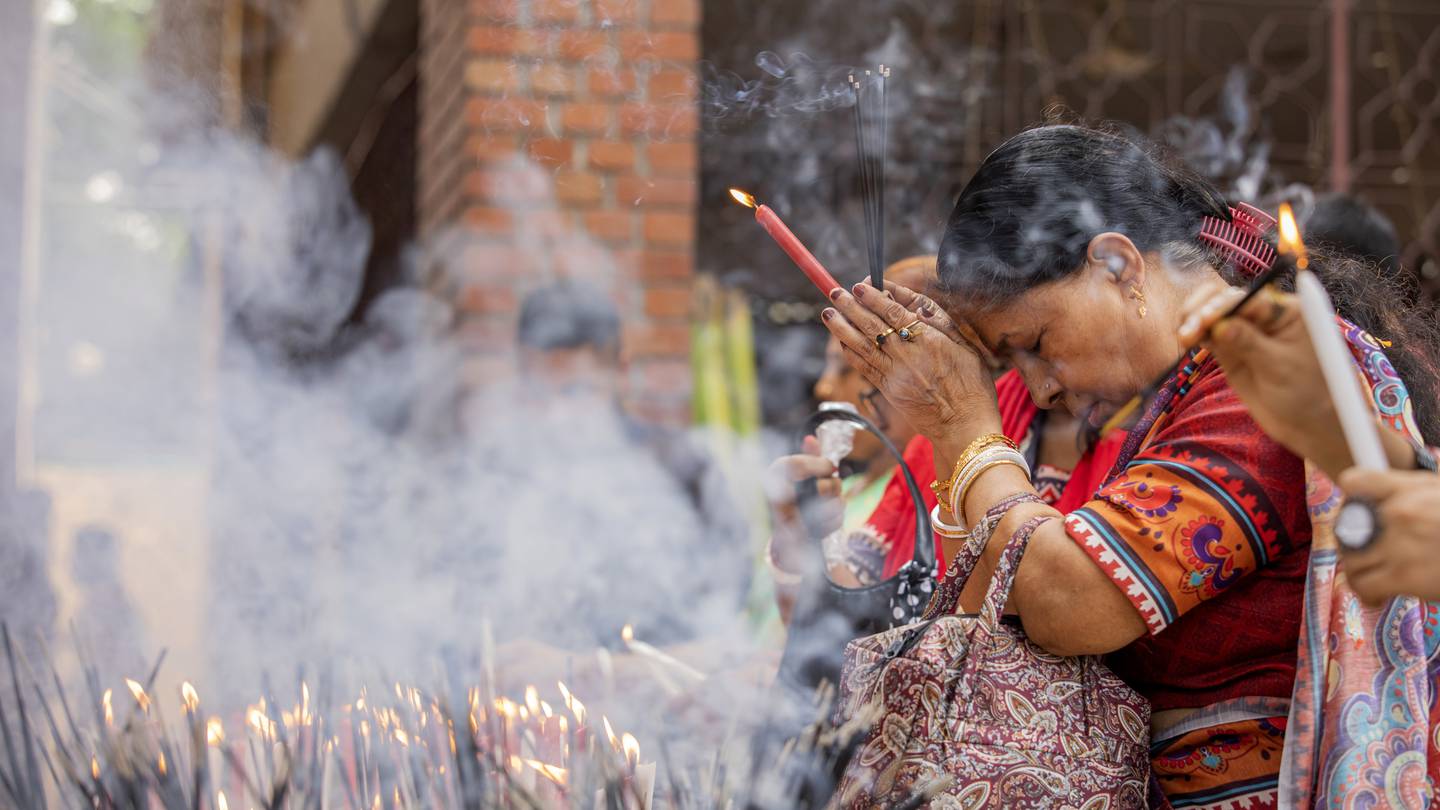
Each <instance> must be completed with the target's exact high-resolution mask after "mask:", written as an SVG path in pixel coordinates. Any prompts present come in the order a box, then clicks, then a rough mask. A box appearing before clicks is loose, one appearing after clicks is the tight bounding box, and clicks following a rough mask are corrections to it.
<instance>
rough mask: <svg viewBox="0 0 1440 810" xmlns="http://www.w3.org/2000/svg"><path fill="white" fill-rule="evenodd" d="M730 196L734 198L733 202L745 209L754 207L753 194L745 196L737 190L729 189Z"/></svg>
mask: <svg viewBox="0 0 1440 810" xmlns="http://www.w3.org/2000/svg"><path fill="white" fill-rule="evenodd" d="M730 196H731V197H734V198H735V202H738V203H740V204H741V205H743V206H745V207H746V208H754V207H755V195H753V194H746V193H745V192H743V191H741V190H740V189H738V188H732V189H730Z"/></svg>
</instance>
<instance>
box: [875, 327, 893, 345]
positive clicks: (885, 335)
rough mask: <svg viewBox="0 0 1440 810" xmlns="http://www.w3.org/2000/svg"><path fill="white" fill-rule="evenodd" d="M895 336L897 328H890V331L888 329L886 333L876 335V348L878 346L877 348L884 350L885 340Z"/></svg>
mask: <svg viewBox="0 0 1440 810" xmlns="http://www.w3.org/2000/svg"><path fill="white" fill-rule="evenodd" d="M893 334H895V327H893V326H892V327H890V328H889V329H886V330H885V331H884V332H881V333H880V334H878V335H876V336H875V346H876V348H882V347H884V345H885V338H888V337H890V336H891V335H893Z"/></svg>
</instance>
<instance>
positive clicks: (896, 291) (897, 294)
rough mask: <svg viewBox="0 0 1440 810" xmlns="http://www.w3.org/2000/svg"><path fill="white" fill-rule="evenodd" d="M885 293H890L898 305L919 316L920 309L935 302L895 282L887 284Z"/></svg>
mask: <svg viewBox="0 0 1440 810" xmlns="http://www.w3.org/2000/svg"><path fill="white" fill-rule="evenodd" d="M885 292H888V293H890V297H891V298H894V299H895V302H896V303H898V304H899V305H900V306H902V307H905V308H906V309H908V310H910V311H911V312H914V313H916V314H917V315H918V314H920V308H921V307H922V306H924V305H926V304H931V305H933V304H934V302H933V301H931V300H930V298H929V297H927V296H925V295H924V294H922V293H918V292H915V291H914V290H912V289H910V288H909V287H906V286H904V285H901V284H896V283H895V282H893V281H887V282H885Z"/></svg>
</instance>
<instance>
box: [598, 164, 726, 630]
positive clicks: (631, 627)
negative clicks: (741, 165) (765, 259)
mask: <svg viewBox="0 0 1440 810" xmlns="http://www.w3.org/2000/svg"><path fill="white" fill-rule="evenodd" d="M732 191H733V189H732ZM620 640H621V641H624V642H625V643H626V644H629V643H630V642H632V641H634V640H635V627H634V626H633V625H628V624H627V625H625V626H624V627H622V628H620Z"/></svg>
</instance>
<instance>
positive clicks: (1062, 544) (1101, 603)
mask: <svg viewBox="0 0 1440 810" xmlns="http://www.w3.org/2000/svg"><path fill="white" fill-rule="evenodd" d="M961 438H963V437H961ZM971 440H973V437H972V438H971ZM968 445H969V440H966V441H963V442H961V441H959V440H958V439H957V440H947V441H945V442H943V445H942V444H937V446H936V459H937V461H936V465H937V466H939V465H941V464H948V465H949V466H948V467H946V468H945V469H946V472H945V475H948V474H949V472H948V471H949V469H950V468H952V467H953V466H954V464H955V461H956V460H957V459H958V458H959V457H960V454H961V453H963V452H964V450H965V447H967V446H968ZM942 456H943V461H942V460H941V458H942ZM1026 491H1029V492H1033V491H1034V488H1033V487H1032V486H1031V485H1030V481H1029V479H1027V478H1026V477H1025V475H1024V473H1023V472H1021V471H1020V469H1019V468H1017V467H1013V466H1010V465H1004V466H1000V467H996V468H994V469H992V470H989V471H988V472H986V473H985V474H984V475H982V476H981V477H980V479H979V480H978V481H976V483H975V484H974V485H973V486H972V487H971V488H970V490H969V492H967V493H966V497H965V504H964V508H965V514H966V515H980V514H984V512H985V510H986V509H988V508H989V507H990V505H991V504H994V503H997V502H999V501H1000V500H1002V499H1004V498H1005V497H1007V496H1009V495H1012V494H1014V493H1016V492H1026ZM1038 514H1050V515H1052V516H1054V517H1055V518H1057V519H1056V520H1052V521H1048V522H1046V523H1044V524H1042V525H1041V526H1040V528H1039V529H1037V530H1036V531H1035V534H1034V535H1032V536H1031V538H1030V545H1029V547H1028V548H1027V549H1026V551H1025V556H1024V557H1022V558H1021V561H1020V568H1019V569H1018V570H1017V571H1016V574H1015V586H1014V588H1013V589H1012V590H1011V592H1010V609H1011V610H1013V611H1014V612H1016V613H1018V614H1019V615H1020V621H1021V622H1022V623H1023V624H1024V625H1025V634H1026V635H1027V636H1029V637H1030V640H1031V641H1034V642H1035V643H1036V644H1039V645H1040V646H1041V647H1044V648H1045V649H1046V650H1048V651H1050V652H1051V653H1054V654H1056V655H1098V654H1101V653H1107V652H1113V651H1115V650H1118V649H1120V648H1121V647H1124V646H1125V645H1127V644H1129V643H1130V642H1132V641H1134V640H1135V639H1137V638H1139V637H1141V636H1142V635H1144V634H1145V622H1144V621H1143V620H1142V619H1141V618H1140V613H1139V612H1138V611H1137V610H1136V609H1135V607H1134V605H1132V604H1131V603H1130V600H1128V599H1126V598H1125V595H1124V594H1123V593H1121V592H1120V589H1119V588H1118V587H1117V586H1116V585H1115V583H1114V582H1113V581H1112V580H1111V579H1110V578H1109V577H1108V576H1106V575H1105V572H1103V571H1101V570H1100V569H1099V568H1098V567H1097V566H1096V565H1095V563H1094V562H1093V561H1092V560H1091V559H1090V558H1089V557H1088V556H1086V554H1085V552H1084V551H1081V550H1080V547H1079V546H1077V545H1076V544H1075V541H1074V540H1072V539H1071V538H1070V537H1069V536H1068V535H1067V533H1066V531H1065V526H1064V524H1063V523H1062V522H1061V521H1060V520H1059V519H1058V518H1060V517H1062V516H1061V514H1060V513H1059V512H1058V511H1056V510H1055V509H1053V508H1051V507H1049V506H1043V505H1040V504H1022V505H1021V506H1018V507H1016V508H1014V509H1012V510H1011V511H1010V514H1008V515H1006V517H1005V519H1004V520H1002V521H1001V522H1000V525H999V526H998V527H997V528H996V530H995V533H994V535H993V536H992V538H991V541H990V544H989V545H988V546H987V547H986V549H985V555H984V557H983V558H982V560H981V562H980V564H979V565H978V566H977V567H976V575H975V579H977V580H979V581H980V582H988V580H989V574H990V573H991V572H993V571H994V570H995V566H996V565H997V564H998V563H999V560H1000V555H1001V553H1002V552H1003V551H1004V549H1005V543H1006V542H1007V541H1008V540H1009V539H1010V535H1011V534H1012V533H1014V531H1015V530H1016V529H1018V528H1020V526H1021V525H1022V524H1024V522H1025V521H1026V520H1029V519H1030V518H1031V517H1032V516H1034V515H1038ZM967 590H969V589H967ZM966 601H967V602H968V601H969V600H966ZM976 607H977V606H976V605H974V604H967V605H965V608H966V609H967V610H974V609H976Z"/></svg>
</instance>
